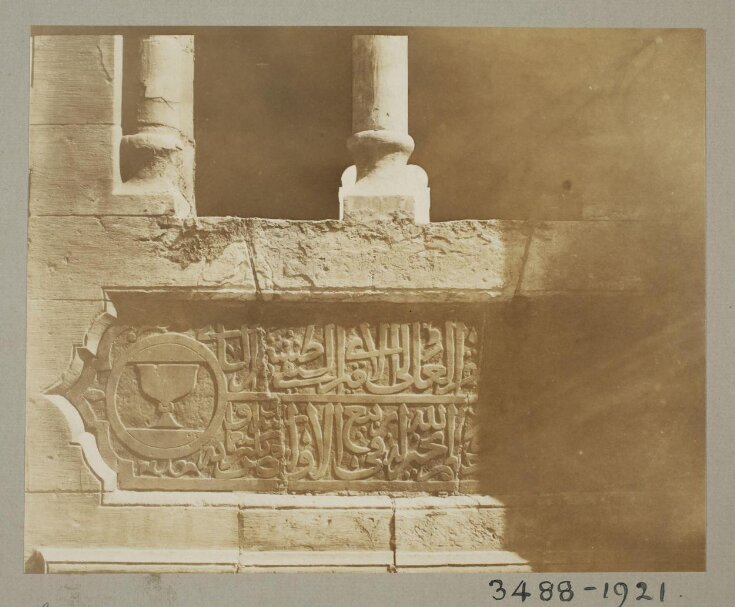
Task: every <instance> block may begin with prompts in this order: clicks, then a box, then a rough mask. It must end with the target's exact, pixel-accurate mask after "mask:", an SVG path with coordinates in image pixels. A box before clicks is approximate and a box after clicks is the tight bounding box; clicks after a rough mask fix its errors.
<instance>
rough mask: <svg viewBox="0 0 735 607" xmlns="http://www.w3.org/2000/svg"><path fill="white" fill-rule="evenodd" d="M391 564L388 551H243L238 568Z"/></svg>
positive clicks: (390, 553) (391, 555) (391, 556)
mask: <svg viewBox="0 0 735 607" xmlns="http://www.w3.org/2000/svg"><path fill="white" fill-rule="evenodd" d="M376 565H383V566H385V567H386V568H387V567H388V566H390V565H393V552H392V551H390V550H268V551H262V550H245V551H242V552H240V566H241V567H330V566H339V567H345V566H347V567H363V566H376Z"/></svg>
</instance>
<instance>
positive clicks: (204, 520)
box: [25, 493, 238, 559]
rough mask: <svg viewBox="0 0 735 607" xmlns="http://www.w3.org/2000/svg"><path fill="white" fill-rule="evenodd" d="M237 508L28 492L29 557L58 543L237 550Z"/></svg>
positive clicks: (106, 546)
mask: <svg viewBox="0 0 735 607" xmlns="http://www.w3.org/2000/svg"><path fill="white" fill-rule="evenodd" d="M237 538H238V523H237V508H235V507H220V508H194V507H183V506H171V507H163V508H140V507H136V506H101V505H100V496H99V494H98V493H26V525H25V547H26V550H25V558H26V559H28V558H29V557H30V556H31V555H32V553H33V552H34V551H35V550H40V549H41V548H43V547H45V546H50V547H55V548H115V549H119V548H146V549H165V550H182V549H183V550H198V549H217V550H222V549H237V548H238V539H237Z"/></svg>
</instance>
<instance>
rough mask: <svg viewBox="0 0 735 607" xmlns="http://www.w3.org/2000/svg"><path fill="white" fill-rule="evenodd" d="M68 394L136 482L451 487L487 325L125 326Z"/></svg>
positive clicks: (123, 476)
mask: <svg viewBox="0 0 735 607" xmlns="http://www.w3.org/2000/svg"><path fill="white" fill-rule="evenodd" d="M103 341H104V348H101V354H100V353H98V357H97V359H95V360H94V362H93V364H92V365H91V366H90V370H89V371H88V372H87V373H86V374H84V375H83V379H80V382H78V383H80V385H78V386H74V387H73V388H72V389H71V390H70V391H69V394H68V397H69V398H70V400H72V402H73V403H74V404H75V405H76V406H77V407H78V408H79V410H80V412H81V413H82V415H83V417H84V418H85V422H86V423H87V424H88V425H91V426H93V427H94V429H95V434H96V435H97V439H98V442H100V443H102V444H101V452H102V454H103V457H105V459H106V460H109V463H110V465H111V466H112V467H113V468H115V469H116V470H117V471H118V479H119V481H118V482H119V484H120V486H121V487H122V488H131V489H147V488H151V489H174V490H175V489H212V490H228V489H241V490H256V491H257V490H262V491H278V490H289V491H291V490H293V491H339V490H356V491H374V490H378V491H391V490H400V491H407V490H408V491H412V490H415V491H451V490H453V489H454V488H455V487H456V483H457V481H458V480H459V479H460V478H466V477H467V475H468V474H469V467H470V466H469V465H470V464H471V459H472V452H471V451H472V437H473V434H474V429H473V419H472V417H473V413H474V412H473V405H474V403H475V401H476V397H477V382H478V368H479V343H478V342H479V336H478V329H477V327H475V326H474V325H473V324H472V323H465V322H461V321H458V320H448V321H442V322H438V323H437V322H423V321H416V322H394V323H390V322H389V323H376V324H369V323H360V324H355V325H343V324H329V323H325V324H318V325H317V324H308V325H305V326H297V327H290V326H286V327H280V326H276V327H270V326H259V325H249V324H244V325H241V326H239V327H237V328H235V327H225V326H224V325H223V324H219V323H215V324H210V325H206V326H201V327H196V328H190V329H187V330H183V331H182V330H177V331H172V330H169V329H167V328H161V327H138V326H126V325H113V326H112V327H111V328H110V329H108V331H107V333H106V334H105V338H104V340H103Z"/></svg>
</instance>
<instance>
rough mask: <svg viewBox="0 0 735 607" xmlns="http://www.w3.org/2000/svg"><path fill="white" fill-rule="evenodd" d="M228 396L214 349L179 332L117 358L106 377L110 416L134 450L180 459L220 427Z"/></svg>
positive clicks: (118, 433)
mask: <svg viewBox="0 0 735 607" xmlns="http://www.w3.org/2000/svg"><path fill="white" fill-rule="evenodd" d="M225 395H226V384H225V377H224V374H223V372H222V370H221V368H220V366H219V363H218V361H217V357H216V356H215V355H214V354H213V353H212V351H211V350H209V349H208V348H207V347H206V346H204V345H203V344H202V343H200V342H198V341H196V340H194V339H192V338H191V337H188V336H186V335H182V334H179V333H164V334H160V335H152V336H149V337H145V338H143V339H141V340H140V341H138V342H137V343H135V344H134V345H133V346H131V347H130V348H128V349H127V350H126V351H125V352H123V354H122V355H121V356H120V357H119V358H118V359H117V360H116V361H115V363H114V365H113V367H112V369H111V371H110V377H109V380H108V382H107V417H108V419H109V421H110V425H111V427H112V429H113V431H114V432H115V435H116V436H117V437H118V438H119V439H120V440H121V441H122V442H123V443H124V444H125V445H126V446H127V447H129V448H130V449H131V450H132V451H134V452H135V453H137V454H139V455H142V456H146V457H150V458H154V459H174V458H180V457H184V456H186V455H189V454H191V453H194V452H195V451H197V450H198V449H200V448H201V447H202V445H204V443H205V442H206V441H208V440H209V439H211V438H212V437H213V436H214V435H215V434H216V433H217V432H218V431H219V430H220V428H221V426H222V420H223V418H224V415H225V405H226V398H225Z"/></svg>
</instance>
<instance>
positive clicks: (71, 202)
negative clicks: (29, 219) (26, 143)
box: [30, 124, 121, 215]
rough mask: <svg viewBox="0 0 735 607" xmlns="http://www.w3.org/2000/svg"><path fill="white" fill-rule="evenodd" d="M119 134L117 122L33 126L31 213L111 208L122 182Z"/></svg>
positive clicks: (68, 212)
mask: <svg viewBox="0 0 735 607" xmlns="http://www.w3.org/2000/svg"><path fill="white" fill-rule="evenodd" d="M120 133H121V131H120V126H119V125H115V124H113V125H96V124H93V125H58V124H40V125H39V124H37V125H31V127H30V154H31V161H30V162H31V174H30V211H31V214H33V215H39V214H54V215H64V214H76V211H77V210H78V209H79V208H82V207H86V208H88V209H89V212H90V213H95V212H98V213H99V212H101V211H103V210H105V209H110V205H109V203H108V202H107V200H108V199H109V198H110V195H111V194H112V191H113V189H114V187H115V185H116V184H117V183H119V180H120V177H119V174H120V173H119V171H120V169H119V164H118V163H119V158H120V156H119V151H118V149H119V145H120Z"/></svg>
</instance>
